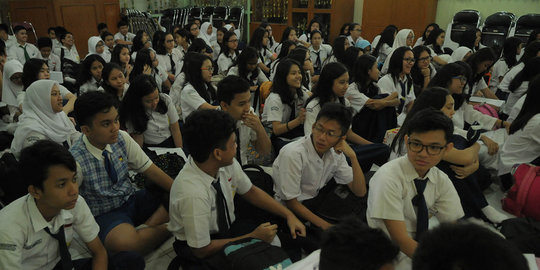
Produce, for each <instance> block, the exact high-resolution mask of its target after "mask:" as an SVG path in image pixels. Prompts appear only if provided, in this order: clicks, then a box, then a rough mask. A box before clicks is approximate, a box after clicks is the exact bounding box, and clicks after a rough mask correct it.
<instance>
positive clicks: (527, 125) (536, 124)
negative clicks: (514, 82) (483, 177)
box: [498, 76, 540, 189]
mask: <svg viewBox="0 0 540 270" xmlns="http://www.w3.org/2000/svg"><path fill="white" fill-rule="evenodd" d="M539 87H540V77H538V76H537V77H535V78H534V79H533V80H532V81H531V82H530V83H529V88H528V89H527V98H526V99H525V102H524V103H523V107H522V108H521V111H520V112H519V114H518V116H517V117H516V119H515V120H514V121H513V122H512V125H511V126H510V132H509V135H510V136H508V138H507V139H506V142H505V143H504V145H503V146H502V149H501V154H500V159H499V173H498V174H499V176H500V177H501V182H502V184H503V187H504V188H505V189H509V188H510V187H511V186H512V184H513V182H512V176H511V175H510V171H511V170H512V166H514V165H515V164H522V163H533V164H535V165H537V166H538V165H540V111H539V108H540V107H539V106H538V103H539V102H540V91H538V89H539Z"/></svg>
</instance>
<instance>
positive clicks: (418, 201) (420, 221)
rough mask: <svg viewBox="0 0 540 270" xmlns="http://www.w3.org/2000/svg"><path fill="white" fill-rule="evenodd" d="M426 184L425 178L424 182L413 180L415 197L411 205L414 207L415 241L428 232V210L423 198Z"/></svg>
mask: <svg viewBox="0 0 540 270" xmlns="http://www.w3.org/2000/svg"><path fill="white" fill-rule="evenodd" d="M427 182H428V179H427V178H426V179H425V180H422V179H414V185H415V186H416V196H414V198H413V199H412V203H413V205H414V206H416V240H418V239H420V236H422V234H423V233H424V232H426V231H427V230H428V224H429V218H428V209H427V205H426V198H425V197H424V189H426V184H427Z"/></svg>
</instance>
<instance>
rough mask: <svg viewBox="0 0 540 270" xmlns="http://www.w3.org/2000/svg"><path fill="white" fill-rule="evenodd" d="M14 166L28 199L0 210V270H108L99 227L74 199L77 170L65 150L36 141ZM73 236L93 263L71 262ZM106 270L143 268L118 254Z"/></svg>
mask: <svg viewBox="0 0 540 270" xmlns="http://www.w3.org/2000/svg"><path fill="white" fill-rule="evenodd" d="M19 165H20V172H21V174H22V175H21V176H22V179H24V180H25V181H26V182H27V184H28V192H29V194H28V195H26V196H23V197H21V198H19V199H18V200H16V201H14V202H12V203H11V204H9V205H8V206H6V207H5V208H4V209H2V210H0V243H1V245H0V268H1V269H53V268H54V269H72V268H73V267H75V269H90V268H91V267H93V269H107V251H106V250H105V248H104V247H103V244H102V242H101V241H100V239H99V238H98V232H99V226H98V224H97V223H96V221H95V220H94V217H93V216H92V213H91V212H90V209H89V208H88V205H87V204H86V202H85V200H84V199H83V197H81V196H79V192H78V191H79V186H78V184H77V181H76V180H77V179H76V176H75V175H76V170H77V165H76V163H75V160H74V159H73V157H72V156H71V154H70V153H69V152H68V150H67V149H65V148H64V147H62V146H61V145H59V144H57V143H55V142H52V141H46V140H43V141H39V142H37V143H35V144H34V145H32V146H30V147H28V148H26V149H24V150H23V152H22V154H21V159H20V163H19ZM74 233H77V235H78V236H79V237H80V239H81V240H82V241H83V242H84V243H85V244H86V247H87V248H88V249H89V250H90V254H91V255H92V258H88V259H80V260H76V261H72V260H71V255H70V254H69V250H68V247H69V245H70V243H71V242H72V241H73V236H74ZM122 256H123V258H122ZM122 259H125V260H122ZM109 265H111V266H112V267H111V269H116V268H115V266H122V267H126V268H128V269H144V259H143V258H142V257H140V256H137V254H134V253H123V254H118V255H117V256H113V257H111V261H110V262H109Z"/></svg>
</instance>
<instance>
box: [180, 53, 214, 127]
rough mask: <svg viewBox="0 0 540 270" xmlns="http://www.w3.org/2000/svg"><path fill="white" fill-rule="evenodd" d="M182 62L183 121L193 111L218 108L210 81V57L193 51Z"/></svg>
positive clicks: (181, 98)
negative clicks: (183, 83) (184, 78)
mask: <svg viewBox="0 0 540 270" xmlns="http://www.w3.org/2000/svg"><path fill="white" fill-rule="evenodd" d="M188 55H189V54H188ZM184 64H185V67H184V71H185V73H186V85H185V86H184V88H183V89H182V93H181V94H180V107H181V108H182V118H183V119H182V120H184V121H185V120H186V118H187V117H188V116H189V114H190V113H192V112H193V111H196V110H201V109H203V110H214V109H217V108H218V106H217V104H218V103H217V97H216V89H214V87H213V86H212V84H211V83H210V82H211V80H212V72H213V71H214V66H213V65H212V59H211V58H210V57H209V56H207V55H203V54H198V53H195V54H193V55H192V56H191V55H189V57H187V59H186V63H184Z"/></svg>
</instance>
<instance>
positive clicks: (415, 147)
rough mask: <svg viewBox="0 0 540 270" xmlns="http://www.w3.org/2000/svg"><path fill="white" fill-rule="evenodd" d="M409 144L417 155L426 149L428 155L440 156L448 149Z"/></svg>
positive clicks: (415, 143) (416, 143)
mask: <svg viewBox="0 0 540 270" xmlns="http://www.w3.org/2000/svg"><path fill="white" fill-rule="evenodd" d="M408 144H409V149H410V150H411V151H413V152H415V153H420V152H422V151H423V150H424V148H425V149H426V152H427V153H428V155H432V156H435V155H438V154H440V153H441V151H442V150H443V149H444V148H445V147H446V146H439V145H424V144H421V143H419V142H409V143H408Z"/></svg>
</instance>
